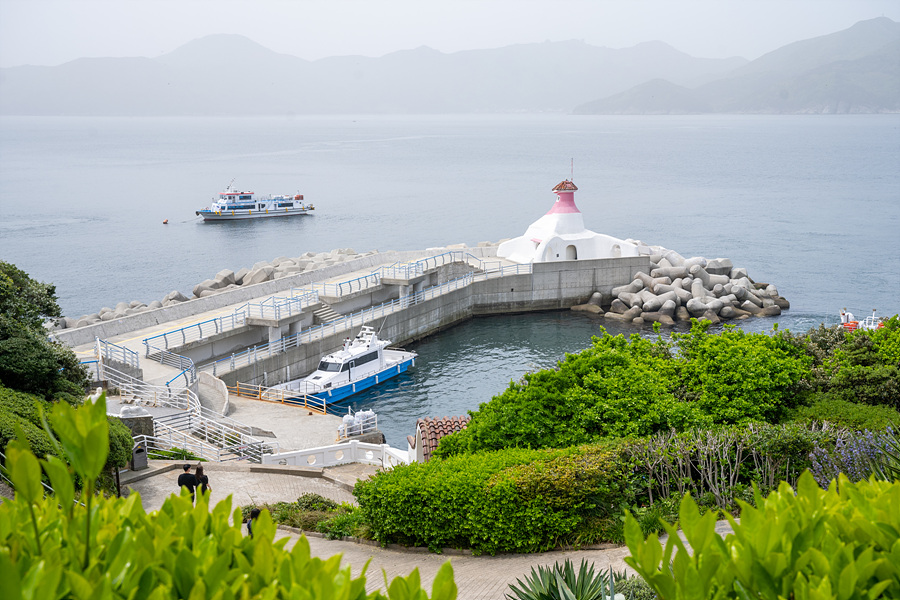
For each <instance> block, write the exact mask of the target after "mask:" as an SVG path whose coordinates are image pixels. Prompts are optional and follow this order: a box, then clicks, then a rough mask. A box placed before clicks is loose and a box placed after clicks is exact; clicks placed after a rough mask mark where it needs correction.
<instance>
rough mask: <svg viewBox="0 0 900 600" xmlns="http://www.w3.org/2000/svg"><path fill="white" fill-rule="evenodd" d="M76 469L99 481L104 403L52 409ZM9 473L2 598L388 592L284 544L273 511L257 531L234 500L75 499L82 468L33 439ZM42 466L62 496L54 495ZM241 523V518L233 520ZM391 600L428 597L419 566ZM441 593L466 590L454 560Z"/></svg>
mask: <svg viewBox="0 0 900 600" xmlns="http://www.w3.org/2000/svg"><path fill="white" fill-rule="evenodd" d="M51 420H52V421H53V423H54V425H55V427H56V430H57V431H58V432H59V435H60V438H61V441H60V444H61V446H62V448H63V449H64V450H65V454H66V458H67V459H68V461H69V464H70V465H71V466H72V469H73V470H74V475H77V476H79V477H81V478H82V479H83V480H85V481H91V480H92V479H93V478H94V477H95V476H96V474H97V473H98V472H99V470H100V469H101V468H102V465H103V463H104V461H105V460H106V450H107V448H108V445H107V443H106V439H105V438H106V437H107V436H108V433H107V432H106V431H105V430H106V427H107V420H106V415H105V399H103V400H102V401H100V402H97V403H96V404H95V405H86V406H85V407H84V408H82V409H80V410H78V411H73V410H71V409H69V408H68V407H65V405H58V406H57V407H56V408H55V409H54V412H53V414H52V416H51ZM6 454H7V472H8V474H9V476H10V478H11V479H12V481H13V484H14V486H15V489H16V497H15V499H14V500H12V501H5V502H3V503H2V504H0V597H3V598H35V599H37V598H40V599H42V600H43V599H47V600H53V599H56V598H67V599H68V598H72V599H82V598H83V599H88V598H90V599H93V598H123V599H124V598H128V599H134V600H144V599H150V600H162V599H164V598H175V597H177V598H191V599H192V600H201V599H205V598H210V599H212V598H216V599H224V598H246V599H257V598H259V599H263V598H266V599H268V598H306V599H309V600H313V599H319V600H330V599H332V598H344V599H346V600H361V599H364V598H365V599H373V600H374V599H377V598H385V596H384V595H382V594H381V593H379V592H374V593H371V594H367V593H366V590H365V584H366V580H365V570H366V569H365V568H364V569H363V574H362V575H361V576H360V577H357V578H353V576H352V574H351V572H350V567H345V568H341V567H340V556H339V555H338V556H333V557H331V558H329V559H328V560H321V559H319V558H313V557H312V556H311V555H310V549H309V544H308V542H307V541H306V539H305V538H302V537H301V538H300V539H299V540H298V541H297V543H296V544H295V545H294V547H293V549H292V550H291V551H287V550H286V549H285V546H286V544H287V542H288V539H287V538H282V539H280V540H278V541H275V539H274V538H275V525H274V523H273V522H272V520H271V518H270V517H269V514H268V512H265V511H263V512H262V513H261V515H260V517H259V519H258V520H257V522H256V525H255V527H254V537H253V538H250V537H244V536H242V534H241V529H240V522H241V521H240V513H239V512H238V511H235V512H234V514H232V513H231V498H230V497H229V498H228V499H226V500H224V501H222V502H220V503H218V504H217V505H216V506H215V507H214V508H212V510H210V507H209V505H208V504H207V503H208V497H207V496H202V495H201V496H200V497H199V499H198V502H197V505H196V506H194V505H193V503H192V502H191V500H190V499H189V498H188V497H186V496H176V495H174V494H173V495H171V496H169V498H168V499H167V500H166V501H165V502H164V503H163V506H162V508H161V509H160V510H159V511H155V512H153V513H150V514H148V513H146V512H145V511H144V509H143V508H142V506H141V499H140V495H139V494H136V493H135V494H132V495H130V496H129V497H128V498H127V499H124V498H103V497H98V498H94V497H92V495H91V494H90V493H89V491H88V493H87V494H86V495H83V496H82V501H83V502H84V504H81V503H76V502H75V501H74V486H73V473H71V472H70V471H69V469H68V468H67V467H66V465H65V463H63V461H61V460H60V459H58V458H56V457H52V456H51V457H49V458H48V459H47V460H46V461H39V460H38V459H37V458H36V457H35V456H34V454H33V453H31V452H30V451H29V450H28V449H27V444H26V443H25V442H24V441H19V440H14V441H13V442H11V443H10V444H9V445H7V447H6ZM41 467H43V470H44V471H45V472H46V473H47V475H48V476H49V478H50V480H51V482H52V485H53V488H54V490H55V493H56V496H55V497H46V498H45V497H44V494H43V489H42V487H41V485H40V479H41ZM229 521H230V522H229ZM385 583H386V587H387V596H386V597H387V598H388V599H389V600H427V599H428V595H427V594H426V593H425V591H424V590H423V589H422V588H421V584H420V578H419V574H418V571H413V572H412V573H411V574H410V575H409V576H408V577H397V578H395V579H394V580H392V581H391V582H387V581H386V582H385ZM431 598H432V600H453V599H454V598H456V585H455V583H454V581H453V570H452V567H451V566H450V563H449V562H448V563H446V564H445V565H444V566H443V567H441V569H440V571H439V572H438V574H437V576H436V578H435V581H434V584H433V586H432V593H431Z"/></svg>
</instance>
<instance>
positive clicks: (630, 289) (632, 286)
mask: <svg viewBox="0 0 900 600" xmlns="http://www.w3.org/2000/svg"><path fill="white" fill-rule="evenodd" d="M642 289H644V282H643V281H641V280H640V279H635V280H634V281H632V282H631V283H629V284H628V285H620V286H618V287H614V288H613V289H612V295H613V296H618V295H619V294H623V293H627V294H634V293H636V292H639V291H641V290H642Z"/></svg>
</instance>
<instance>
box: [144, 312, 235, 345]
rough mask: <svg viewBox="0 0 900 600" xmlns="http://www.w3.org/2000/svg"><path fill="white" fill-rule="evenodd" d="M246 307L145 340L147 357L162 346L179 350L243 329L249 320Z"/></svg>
mask: <svg viewBox="0 0 900 600" xmlns="http://www.w3.org/2000/svg"><path fill="white" fill-rule="evenodd" d="M246 306H247V305H244V306H242V307H240V308H237V309H235V311H234V312H233V313H231V314H229V315H223V316H220V317H216V318H214V319H207V320H206V321H202V322H200V323H194V324H193V325H185V326H184V327H180V328H178V329H173V330H172V331H167V332H165V333H160V334H158V335H154V336H152V337H148V338H146V339H145V340H144V347H145V348H146V349H147V352H146V356H147V357H149V356H150V349H151V348H154V349H157V348H158V347H159V346H162V349H163V350H168V349H169V348H177V347H179V346H184V345H185V344H187V343H188V342H193V341H196V340H202V339H203V338H204V337H208V336H210V335H214V334H217V333H222V332H223V331H230V330H232V329H236V328H238V327H241V326H243V325H244V323H245V322H246V319H247V311H246Z"/></svg>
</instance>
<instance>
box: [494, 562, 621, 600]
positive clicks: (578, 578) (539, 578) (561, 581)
mask: <svg viewBox="0 0 900 600" xmlns="http://www.w3.org/2000/svg"><path fill="white" fill-rule="evenodd" d="M624 581H625V576H624V575H619V574H615V573H613V572H612V569H610V570H609V571H607V572H606V573H604V572H603V571H600V572H597V571H595V570H594V565H593V563H588V562H587V561H586V560H585V559H581V565H580V566H579V568H578V570H577V571H576V570H575V567H574V565H573V564H572V561H570V560H569V559H568V558H567V559H566V560H565V562H564V563H563V564H559V562H558V561H557V562H556V563H554V565H553V566H552V567H548V566H545V565H539V566H538V567H537V569H535V568H534V567H532V568H531V574H530V575H529V576H528V577H526V578H525V581H522V580H521V579H516V583H517V584H518V585H516V584H510V586H509V589H510V592H511V593H509V594H507V595H506V598H507V600H612V599H613V598H614V597H615V596H616V592H617V591H618V590H617V587H618V585H619V584H620V583H621V582H624Z"/></svg>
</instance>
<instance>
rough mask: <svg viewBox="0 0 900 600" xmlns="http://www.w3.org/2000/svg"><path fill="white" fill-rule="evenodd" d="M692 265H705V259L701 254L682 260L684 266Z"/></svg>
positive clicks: (689, 266)
mask: <svg viewBox="0 0 900 600" xmlns="http://www.w3.org/2000/svg"><path fill="white" fill-rule="evenodd" d="M694 265H700V266H701V267H704V268H705V267H706V259H705V258H703V257H702V256H692V257H691V258H687V259H685V261H684V266H685V267H686V268H688V269H690V268H691V267H693V266H694Z"/></svg>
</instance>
